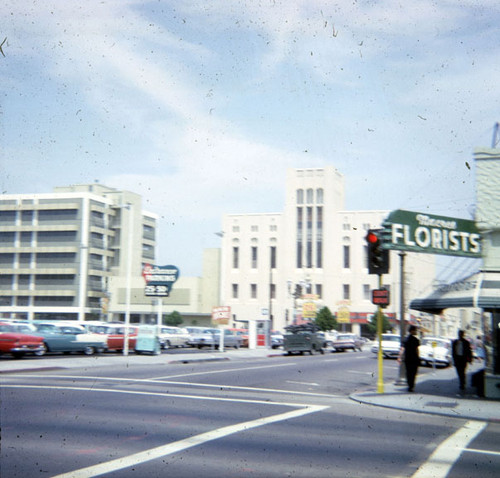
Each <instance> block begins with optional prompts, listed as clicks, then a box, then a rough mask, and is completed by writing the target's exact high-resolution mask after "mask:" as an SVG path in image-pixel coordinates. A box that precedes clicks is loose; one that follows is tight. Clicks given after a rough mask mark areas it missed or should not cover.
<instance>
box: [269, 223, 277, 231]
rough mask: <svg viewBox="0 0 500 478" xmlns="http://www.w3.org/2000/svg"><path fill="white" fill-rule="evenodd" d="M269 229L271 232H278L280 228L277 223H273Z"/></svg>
mask: <svg viewBox="0 0 500 478" xmlns="http://www.w3.org/2000/svg"><path fill="white" fill-rule="evenodd" d="M269 230H270V231H271V232H276V231H277V230H278V226H276V224H271V225H270V226H269Z"/></svg>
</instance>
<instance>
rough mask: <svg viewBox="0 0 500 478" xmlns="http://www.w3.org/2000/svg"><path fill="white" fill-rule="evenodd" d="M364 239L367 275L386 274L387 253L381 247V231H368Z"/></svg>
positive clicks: (387, 267) (387, 264) (387, 270)
mask: <svg viewBox="0 0 500 478" xmlns="http://www.w3.org/2000/svg"><path fill="white" fill-rule="evenodd" d="M365 239H366V242H367V243H368V274H377V275H382V274H387V272H389V251H388V250H387V249H384V248H383V245H382V229H370V230H369V231H368V233H367V234H366V237H365Z"/></svg>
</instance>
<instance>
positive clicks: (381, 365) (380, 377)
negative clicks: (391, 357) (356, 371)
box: [377, 274, 384, 393]
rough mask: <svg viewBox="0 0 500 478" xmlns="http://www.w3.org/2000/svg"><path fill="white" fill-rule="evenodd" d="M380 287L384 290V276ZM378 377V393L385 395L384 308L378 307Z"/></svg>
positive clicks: (380, 280)
mask: <svg viewBox="0 0 500 478" xmlns="http://www.w3.org/2000/svg"><path fill="white" fill-rule="evenodd" d="M378 287H379V289H381V288H382V274H379V276H378ZM377 340H378V354H377V359H378V375H377V393H384V355H383V353H382V306H380V305H377Z"/></svg>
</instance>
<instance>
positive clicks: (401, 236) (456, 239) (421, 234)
mask: <svg viewBox="0 0 500 478" xmlns="http://www.w3.org/2000/svg"><path fill="white" fill-rule="evenodd" d="M383 227H384V230H383V233H382V236H383V240H382V242H383V247H384V248H386V249H395V250H399V251H410V252H426V253H429V254H442V255H448V256H462V257H475V258H479V257H481V234H480V233H479V231H478V229H477V227H476V223H475V222H474V221H469V220H467V219H457V218H453V217H446V216H433V215H431V214H426V213H421V212H412V211H404V210H402V209H397V210H395V211H392V212H391V213H390V214H389V216H388V217H387V219H386V220H385V221H384V223H383Z"/></svg>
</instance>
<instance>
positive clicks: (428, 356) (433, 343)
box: [418, 337, 451, 367]
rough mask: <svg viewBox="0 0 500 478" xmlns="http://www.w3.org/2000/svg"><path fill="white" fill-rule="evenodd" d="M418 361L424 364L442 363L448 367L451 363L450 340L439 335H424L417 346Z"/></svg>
mask: <svg viewBox="0 0 500 478" xmlns="http://www.w3.org/2000/svg"><path fill="white" fill-rule="evenodd" d="M418 353H419V355H420V361H421V362H422V364H424V365H433V364H434V363H435V364H436V365H442V366H444V367H448V366H449V365H450V364H451V340H450V339H444V338H441V337H424V338H423V339H422V340H421V341H420V347H419V348H418Z"/></svg>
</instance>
